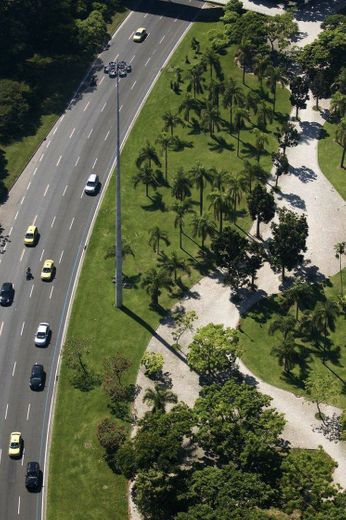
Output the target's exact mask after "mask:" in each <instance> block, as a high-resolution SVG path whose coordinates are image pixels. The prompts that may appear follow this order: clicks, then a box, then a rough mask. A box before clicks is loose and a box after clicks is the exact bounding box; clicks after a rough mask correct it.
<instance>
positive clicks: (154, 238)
mask: <svg viewBox="0 0 346 520" xmlns="http://www.w3.org/2000/svg"><path fill="white" fill-rule="evenodd" d="M161 241H162V242H164V243H165V244H166V246H169V244H170V241H169V240H168V236H167V232H166V231H162V229H160V228H159V227H158V226H154V227H153V228H151V229H149V245H150V246H151V247H152V248H153V250H154V251H155V253H157V254H159V253H160V242H161Z"/></svg>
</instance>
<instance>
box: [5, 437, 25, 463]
mask: <svg viewBox="0 0 346 520" xmlns="http://www.w3.org/2000/svg"><path fill="white" fill-rule="evenodd" d="M22 449H23V439H22V434H21V433H20V432H12V433H11V435H10V444H9V446H8V454H9V456H10V457H11V458H13V459H19V458H20V457H21V456H22Z"/></svg>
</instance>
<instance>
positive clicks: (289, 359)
mask: <svg viewBox="0 0 346 520" xmlns="http://www.w3.org/2000/svg"><path fill="white" fill-rule="evenodd" d="M296 347H297V343H296V342H295V340H294V336H293V334H288V335H287V336H286V337H285V338H283V339H282V341H281V343H279V344H278V345H275V346H274V347H273V348H272V353H273V354H274V355H275V356H276V357H277V358H278V361H279V365H280V366H282V367H283V371H284V372H286V373H287V374H289V373H290V372H291V370H292V368H293V367H294V365H295V364H296V357H297V353H296V350H295V349H296Z"/></svg>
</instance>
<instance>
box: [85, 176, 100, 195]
mask: <svg viewBox="0 0 346 520" xmlns="http://www.w3.org/2000/svg"><path fill="white" fill-rule="evenodd" d="M99 183H100V181H99V178H98V176H97V175H95V173H92V174H91V175H89V178H88V180H87V183H86V185H85V187H84V191H85V193H87V194H88V195H93V194H94V193H97V190H98V188H99Z"/></svg>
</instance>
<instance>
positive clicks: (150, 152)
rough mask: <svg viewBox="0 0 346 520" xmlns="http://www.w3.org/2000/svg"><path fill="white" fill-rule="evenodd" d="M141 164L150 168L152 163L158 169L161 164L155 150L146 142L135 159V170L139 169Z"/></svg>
mask: <svg viewBox="0 0 346 520" xmlns="http://www.w3.org/2000/svg"><path fill="white" fill-rule="evenodd" d="M143 163H145V164H147V165H148V166H149V168H151V166H152V163H154V164H155V165H156V166H158V167H160V166H161V162H160V159H159V157H158V155H157V153H156V150H155V148H154V147H153V145H152V144H150V143H149V141H147V142H146V144H145V146H143V148H142V149H141V151H140V152H139V155H138V157H137V159H136V166H137V168H141V166H142V164H143Z"/></svg>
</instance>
